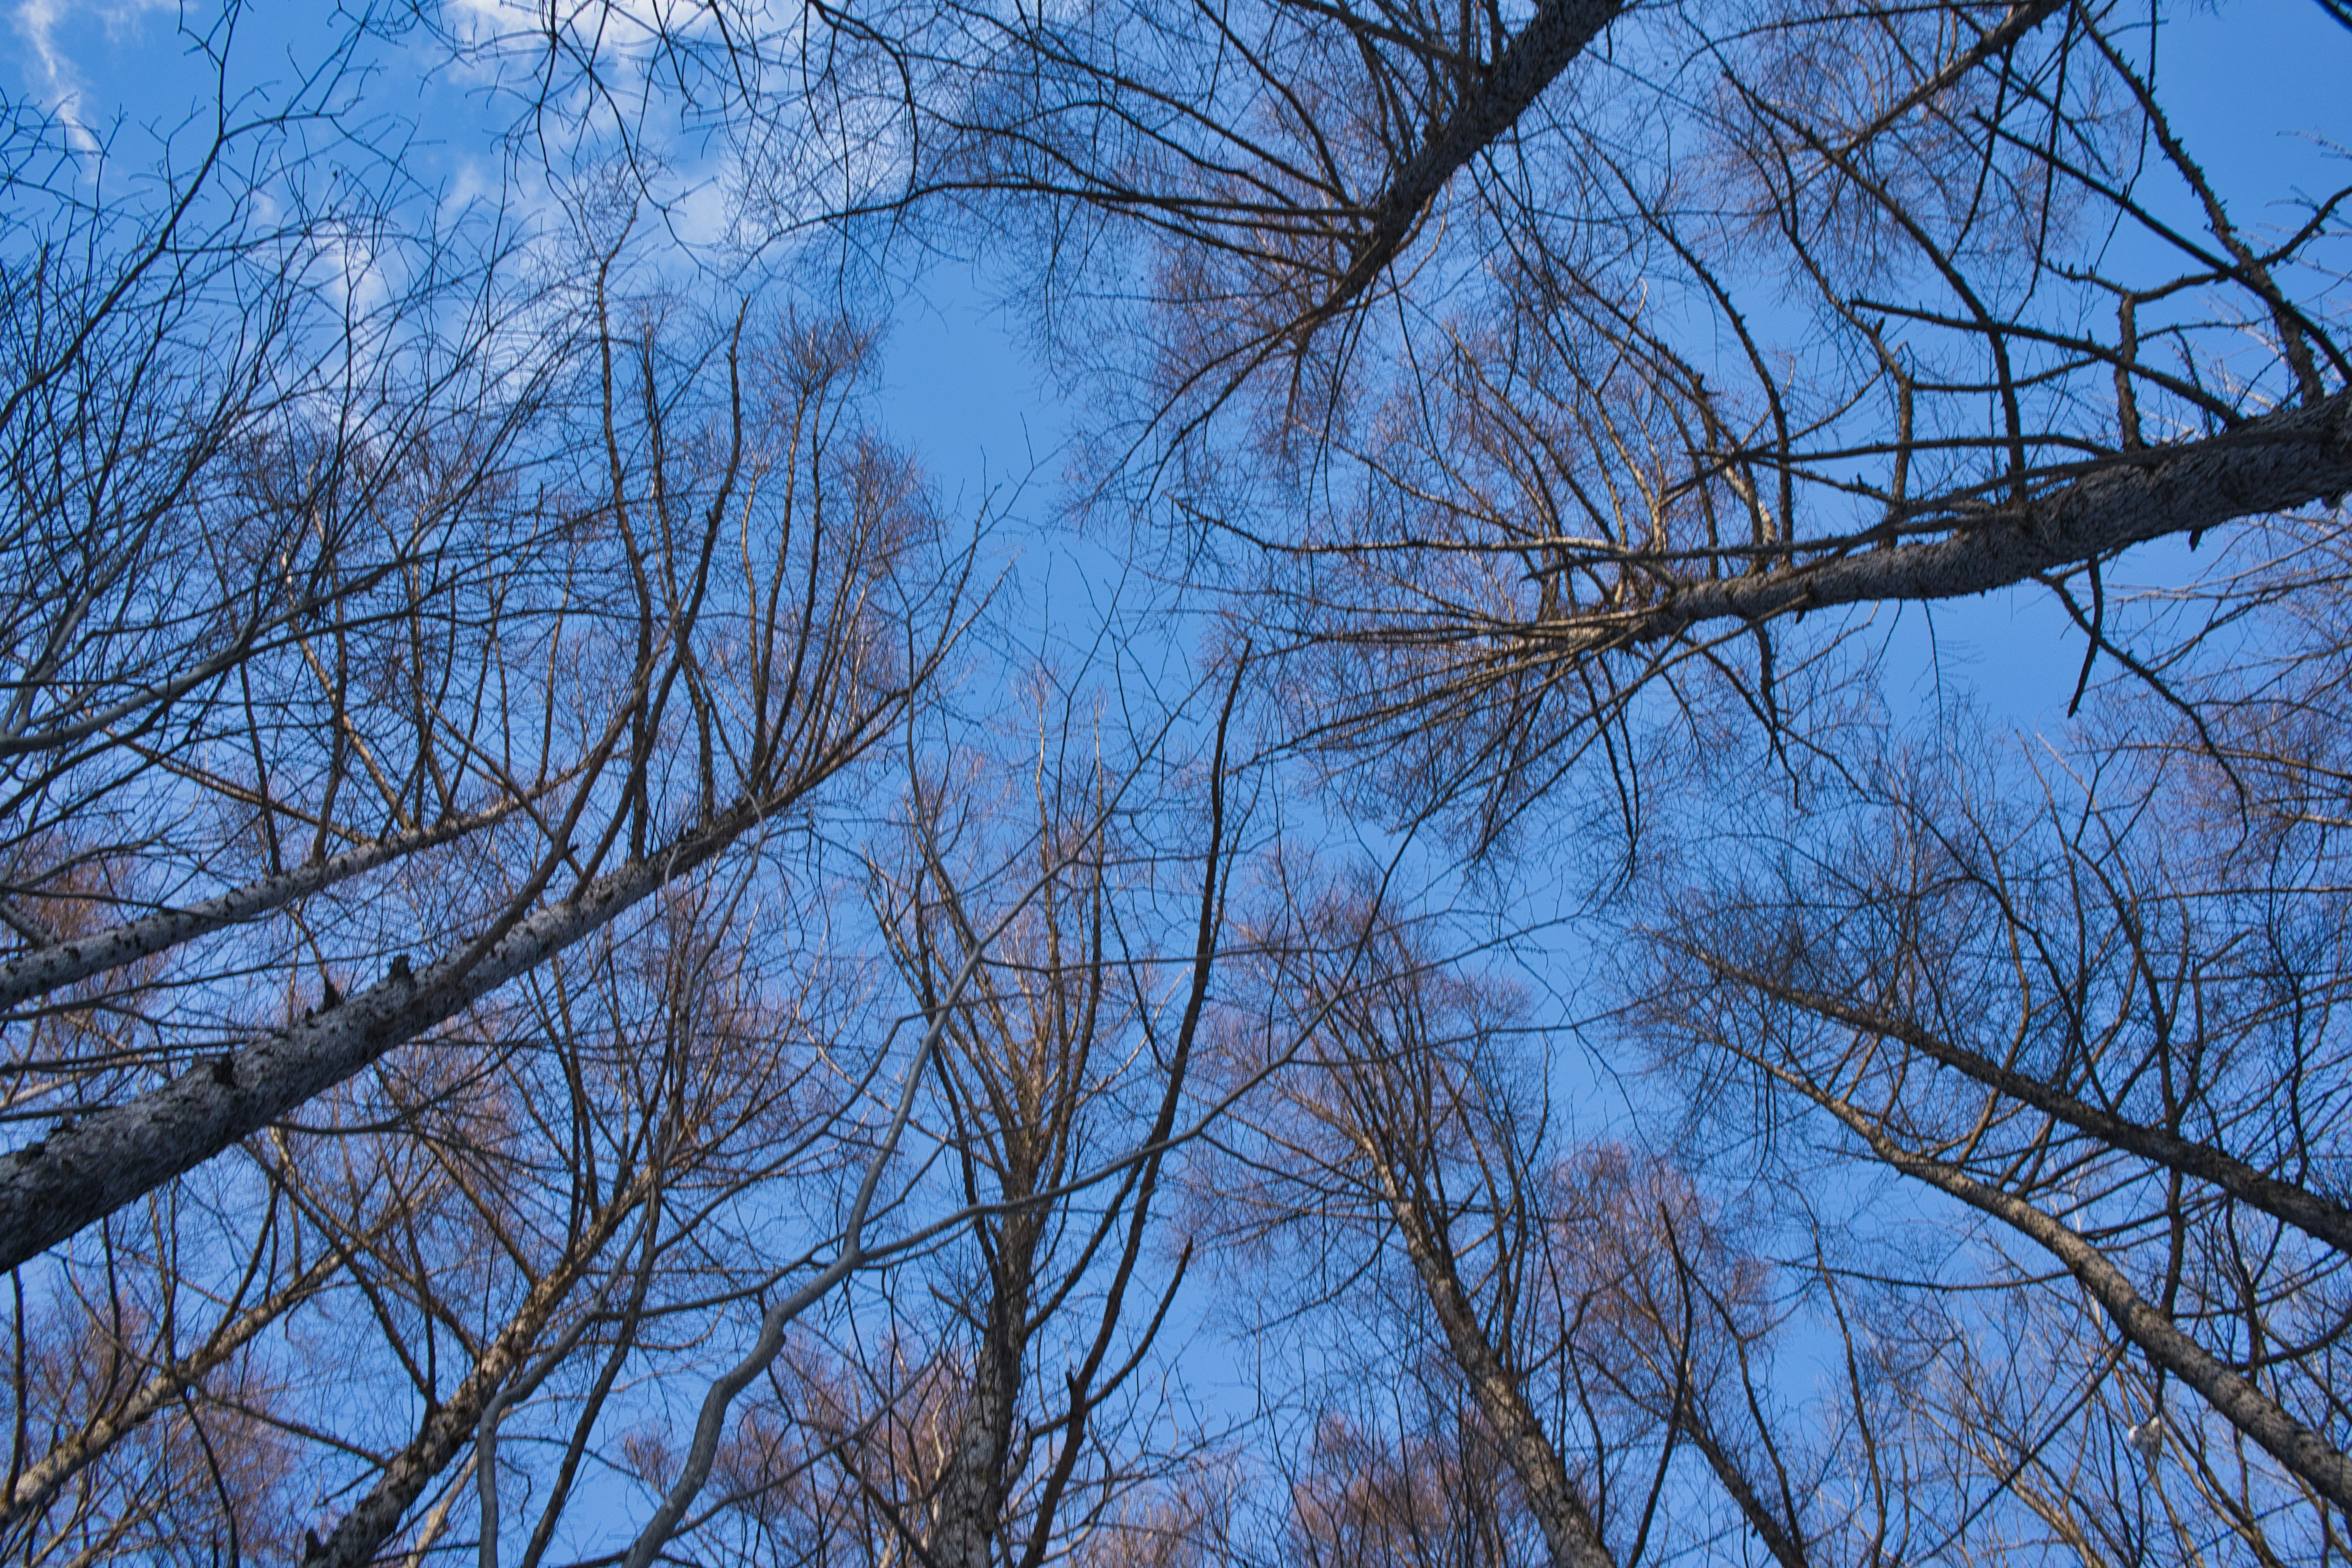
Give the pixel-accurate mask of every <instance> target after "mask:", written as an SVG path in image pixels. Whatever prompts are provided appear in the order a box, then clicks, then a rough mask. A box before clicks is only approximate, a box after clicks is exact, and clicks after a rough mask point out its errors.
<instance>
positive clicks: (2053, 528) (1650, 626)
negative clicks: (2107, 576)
mask: <svg viewBox="0 0 2352 1568" xmlns="http://www.w3.org/2000/svg"><path fill="white" fill-rule="evenodd" d="M2347 490H2352V392H2339V393H2337V394H2336V395H2334V396H2333V397H2329V398H2326V399H2323V400H2322V401H2320V402H2318V403H2315V404H2310V405H2305V406H2302V407H2296V408H2290V409H2284V410H2281V411H2279V412H2277V413H2274V414H2266V415H2263V416H2261V417H2260V418H2256V419H2249V420H2247V421H2246V422H2245V423H2244V424H2242V425H2241V426H2237V427H2235V428H2234V429H2231V430H2228V431H2225V432H2223V433H2222V434H2221V435H2219V436H2212V437H2206V438H2205V439H2203V440H2200V441H2184V442H2179V443H2176V444H2174V445H2172V446H2168V447H2155V448H2151V449H2149V450H2147V451H2145V452H2136V453H2133V454H2130V455H2129V456H2127V457H2122V458H2116V459H2115V460H2114V463H2113V466H2111V467H2108V468H2103V469H2101V470H2100V471H2099V472H2097V473H2094V474H2092V475H2090V476H2089V477H2087V478H2085V479H2078V480H2076V481H2075V482H2074V483H2073V484H2070V485H2065V486H2063V487H2061V488H2060V489H2055V490H2053V491H2051V492H2049V493H2048V494H2045V495H2042V496H2039V497H2036V498H2035V499H2033V500H2030V501H2026V502H2023V503H2020V504H2013V505H2002V506H1989V507H1987V508H1985V509H1984V512H1983V515H1982V517H1981V518H1976V519H1969V520H1966V521H1958V522H1956V524H1955V526H1954V528H1953V530H1952V531H1951V532H1950V533H1948V534H1947V535H1945V536H1944V537H1943V538H1940V539H1937V540H1933V541H1930V542H1925V543H1917V544H1897V545H1895V546H1894V547H1893V548H1891V549H1875V550H1873V549H1864V550H1856V551H1854V552H1851V553H1847V554H1843V555H1838V556H1835V557H1833V558H1832V559H1829V560H1825V561H1819V562H1813V563H1807V564H1804V565H1800V566H1787V567H1780V568H1777V569H1775V570H1772V571H1769V572H1759V573H1756V574H1752V575H1748V576H1735V577H1714V578H1706V579H1704V580H1699V581H1694V582H1685V583H1677V584H1672V585H1671V586H1668V587H1667V588H1666V589H1665V590H1664V592H1663V593H1662V594H1661V595H1660V596H1659V597H1658V598H1657V600H1656V601H1655V602H1654V603H1651V604H1647V605H1640V606H1637V607H1632V608H1602V609H1594V610H1591V611H1585V612H1580V613H1576V614H1572V615H1570V616H1566V617H1564V618H1562V619H1559V620H1557V621H1548V622H1540V623H1536V624H1532V625H1529V626H1527V627H1525V628H1524V629H1523V631H1522V632H1521V634H1520V635H1521V636H1522V637H1525V638H1527V639H1528V640H1530V641H1532V642H1534V643H1536V644H1537V645H1538V647H1539V648H1541V649H1542V650H1543V651H1547V652H1566V653H1570V654H1581V653H1587V652H1598V651H1600V650H1602V649H1605V648H1612V647H1632V646H1635V645H1639V644H1643V643H1650V642H1656V641H1660V640H1662V639H1664V638H1666V637H1677V636H1680V635H1681V634H1682V633H1684V632H1686V631H1688V630H1690V629H1691V628H1692V627H1694V626H1699V625H1702V624H1704V623H1706V622H1709V621H1720V620H1735V621H1748V622H1759V621H1766V620H1769V619H1772V618H1773V617H1775V616H1784V615H1790V614H1796V613H1801V612H1802V611H1805V610H1811V609H1822V608H1827V607H1830V606H1833V605H1858V604H1873V603H1880V602H1888V601H1895V600H1906V601H1908V600H1927V599H1953V598H1961V597H1965V596H1967V595H1972V594H1982V593H1987V592H1990V590H1992V589H1995V588H2005V587H2008V586H2010V585H2011V584H2016V583H2022V582H2026V581H2029V580H2031V579H2032V578H2034V577H2036V576H2038V575H2041V574H2044V573H2048V572H2053V571H2060V570H2063V569H2065V568H2069V567H2074V566H2079V565H2081V564H2083V563H2084V562H2087V561H2092V560H2095V559H2096V558H2098V557H2100V556H2104V555H2106V554H2108V553H2110V552H2114V551H2117V550H2121V549H2123V548H2125V547H2126V546H2127V545H2133V544H2141V543H2145V542H2147V541H2149V540H2153V539H2162V538H2165V537H2167V536H2168V535H2171V534H2176V533H2195V532H2199V531H2203V530H2205V529H2209V528H2217V527H2220V526H2221V525H2222V524H2223V523H2227V522H2231V521H2236V520H2237V519H2239V518H2242V517H2255V516H2260V515H2262V514H2263V513H2266V512H2277V511H2284V510H2288V509H2290V508H2293V507H2298V506H2307V505H2309V504H2311V503H2312V502H2314V501H2319V500H2329V499H2331V498H2334V497H2338V496H2341V495H2343V494H2344V493H2345V492H2346V491H2347Z"/></svg>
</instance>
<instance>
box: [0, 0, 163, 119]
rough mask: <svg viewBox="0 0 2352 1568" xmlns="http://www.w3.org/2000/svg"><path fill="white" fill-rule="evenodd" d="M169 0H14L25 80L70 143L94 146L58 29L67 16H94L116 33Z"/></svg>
mask: <svg viewBox="0 0 2352 1568" xmlns="http://www.w3.org/2000/svg"><path fill="white" fill-rule="evenodd" d="M173 4H174V0H17V4H16V33H17V36H18V37H21V38H23V39H24V40H25V45H26V50H27V51H28V58H29V60H30V68H29V69H28V70H27V72H26V74H27V76H28V77H31V78H32V79H33V80H32V81H31V83H30V85H31V86H32V87H33V89H34V90H35V91H37V93H38V94H39V95H40V97H41V98H42V99H43V100H44V101H46V102H47V104H48V106H49V108H50V110H52V111H54V112H55V113H56V115H57V117H58V120H59V121H62V122H63V123H64V125H65V128H66V133H67V134H68V136H70V137H72V138H73V140H74V142H75V143H76V144H77V145H79V146H80V147H83V148H85V149H90V150H94V149H95V148H96V147H97V145H98V138H97V137H96V135H94V134H93V133H92V132H91V131H90V128H89V120H88V116H87V103H86V97H87V92H88V89H87V88H86V87H85V86H84V85H83V82H82V78H81V72H80V70H79V68H77V66H76V65H75V63H74V58H73V56H72V55H71V54H70V53H68V50H67V48H66V46H65V44H64V42H63V41H62V40H61V39H60V38H59V37H58V34H59V32H60V31H61V30H62V28H63V27H64V26H65V24H67V23H68V22H69V21H86V20H89V19H90V18H93V17H94V18H96V19H97V20H98V21H99V22H100V23H102V24H103V25H104V26H105V28H106V31H107V34H108V36H109V37H120V36H121V34H122V33H123V32H124V31H125V30H126V29H127V28H129V27H131V26H134V25H136V24H137V23H138V22H139V21H140V19H141V18H142V17H144V16H150V15H152V14H153V13H155V12H158V11H167V10H171V9H173Z"/></svg>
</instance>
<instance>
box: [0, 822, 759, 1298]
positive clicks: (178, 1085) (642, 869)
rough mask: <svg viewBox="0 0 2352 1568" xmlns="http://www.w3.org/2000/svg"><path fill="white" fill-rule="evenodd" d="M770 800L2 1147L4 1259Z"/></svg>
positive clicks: (195, 1149)
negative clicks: (15, 1145) (412, 967)
mask: <svg viewBox="0 0 2352 1568" xmlns="http://www.w3.org/2000/svg"><path fill="white" fill-rule="evenodd" d="M763 815H765V813H764V812H763V811H762V810H761V807H759V806H758V805H753V804H751V803H749V802H744V803H739V804H738V805H735V806H734V807H732V808H731V809H730V810H729V811H727V812H725V813H723V814H722V815H720V816H717V817H715V818H713V819H712V820H710V821H709V822H708V823H706V824H704V825H703V826H700V827H698V828H695V829H693V830H692V831H690V832H688V833H686V834H684V835H683V836H681V837H678V838H677V839H676V840H674V841H673V842H672V843H671V844H670V845H668V846H667V847H666V848H665V849H664V850H662V851H661V852H659V853H656V854H653V855H648V856H646V857H645V858H642V859H637V860H632V861H630V862H629V863H628V864H626V865H625V866H622V867H620V868H618V869H616V870H614V871H611V872H608V873H606V874H605V875H604V876H602V877H599V878H597V879H595V880H594V881H593V882H590V883H589V884H588V885H587V886H585V887H583V888H582V889H579V890H578V891H577V892H575V893H573V894H572V896H571V897H570V898H568V899H565V900H562V901H561V902H559V903H554V904H551V905H549V906H548V907H546V908H544V909H541V910H538V911H537V912H535V913H533V914H530V915H529V916H527V917H525V918H524V919H522V920H520V921H517V922H516V923H515V925H514V926H513V928H512V929H511V930H509V931H507V932H506V933H505V934H504V935H503V936H501V937H500V938H499V940H498V941H497V942H493V943H491V944H490V945H489V946H488V948H487V950H483V951H477V949H478V947H479V944H478V943H475V944H471V945H468V946H467V947H465V948H462V949H461V950H460V951H458V952H455V953H453V954H451V955H450V956H448V957H446V958H444V959H442V960H440V961H439V962H438V963H434V964H432V965H430V966H429V967H426V968H425V969H421V970H418V971H416V972H415V973H414V974H413V975H412V974H410V973H407V972H406V965H405V963H404V961H402V960H396V961H394V969H393V971H392V973H388V974H387V975H386V977H385V978H384V979H383V980H382V981H380V982H378V983H377V984H374V985H373V986H370V987H369V988H368V989H366V990H365V991H362V992H360V993H358V994H354V995H353V996H352V998H351V1000H350V1001H348V1002H346V1003H345V1004H344V1005H342V1006H341V1007H339V1008H337V1009H335V1010H334V1011H333V1012H330V1013H321V1014H319V1015H317V1016H313V1017H310V1018H307V1019H304V1020H303V1021H301V1022H300V1023H298V1024H295V1025H293V1026H289V1027H288V1028H285V1029H281V1030H279V1031H278V1032H277V1033H275V1034H272V1035H269V1036H267V1037H264V1038H262V1039H260V1040H257V1041H256V1042H255V1043H253V1044H252V1045H249V1046H247V1047H245V1048H244V1049H242V1050H239V1051H235V1052H232V1053H230V1054H229V1055H227V1056H226V1057H223V1058H220V1059H219V1060H218V1061H215V1062H209V1063H206V1064H205V1065H203V1066H200V1067H196V1068H192V1069H190V1070H189V1071H187V1072H185V1073H183V1074H182V1075H181V1076H180V1077H179V1078H177V1079H173V1081H171V1082H170V1083H167V1084H165V1085H163V1087H162V1088H160V1089H154V1090H152V1091H150V1092H149V1093H147V1094H143V1095H142V1096H140V1097H139V1098H138V1099H136V1100H131V1101H129V1102H128V1103H126V1104H123V1105H118V1106H111V1107H109V1108H108V1109H106V1110H98V1111H93V1112H91V1113H90V1114H89V1116H86V1117H84V1118H82V1119H81V1120H80V1121H76V1122H73V1123H72V1124H71V1125H69V1126H61V1127H59V1128H58V1130H57V1131H54V1132H52V1133H51V1134H50V1135H49V1136H48V1137H47V1139H45V1140H43V1141H41V1142H36V1143H32V1144H28V1145H26V1147H25V1148H23V1149H20V1150H18V1151H16V1152H15V1153H13V1154H9V1155H7V1156H5V1158H0V1269H6V1268H16V1266H17V1265H19V1264H21V1263H23V1262H25V1261H26V1259H27V1258H33V1257H35V1256H37V1254H38V1253H40V1252H41V1251H42V1250H43V1249H44V1248H46V1247H53V1246H55V1245H56V1244H57V1243H58V1242H60V1241H63V1240H64V1239H66V1238H67V1237H69V1236H71V1235H73V1234H74V1233H75V1232H76V1231H78V1230H79V1229H81V1228H82V1227H83V1226H86V1225H89V1224H90V1223H92V1222H93V1221H95V1220H98V1219H100V1218H102V1217H104V1216H105V1215H110V1214H112V1213H113V1212H114V1211H115V1210H117V1209H119V1208H121V1207H122V1206H123V1205H125V1204H128V1203H131V1202H133V1201H134V1200H136V1199H138V1198H139V1197H141V1196H142V1195H144V1194H147V1193H150V1192H152V1191H153V1190H154V1189H155V1188H157V1187H159V1186H161V1185H162V1184H164V1183H165V1182H168V1181H170V1180H171V1179H172V1178H173V1177H174V1176H178V1175H180V1174H182V1173H184V1172H187V1171H190V1170H193V1169H194V1167H195V1166H197V1165H199V1164H201V1163H204V1162H205V1160H207V1159H209V1158H211V1157H212V1156H213V1155H215V1154H216V1153H218V1152H221V1151H222V1150H223V1149H226V1148H227V1147H228V1146H229V1145H231V1144H233V1143H235V1142H237V1141H238V1140H239V1139H241V1138H244V1137H246V1136H247V1135H248V1134H250V1133H253V1132H256V1131H259V1130H260V1129H262V1128H264V1127H267V1126H268V1125H269V1124H270V1123H271V1122H273V1121H277V1120H278V1119H279V1118H281V1117H283V1116H285V1115H286V1114H287V1113H288V1112H289V1111H290V1110H294V1108H295V1107H297V1106H299V1105H301V1104H302V1103H303V1102H304V1101H306V1100H310V1099H311V1098H312V1097H314V1096H316V1095H318V1094H320V1093H323V1092H324V1091H325V1090H327V1089H331V1088H333V1087H334V1086H335V1085H337V1084H339V1083H341V1082H343V1081H344V1080H345V1079H349V1078H351V1077H352V1075H353V1074H355V1073H358V1072H360V1071H361V1070H362V1069H363V1068H366V1067H367V1066H369V1064H371V1063H373V1062H374V1061H375V1060H377V1059H378V1058H381V1057H383V1055H384V1053H385V1052H387V1051H390V1050H391V1049H393V1048H394V1047H396V1046H399V1045H401V1044H402V1043H404V1042H405V1041H407V1040H411V1039H414V1038H415V1037H417V1036H418V1035H420V1034H422V1033H424V1032H425V1030H427V1029H430V1028H433V1027H435V1026H437V1025H439V1024H442V1023H446V1021H447V1020H449V1019H450V1018H452V1017H455V1016H457V1014H458V1013H459V1012H461V1011H463V1010H464V1009H465V1008H466V1007H467V1006H469V1005H472V1004H473V1003H474V1002H476V1001H478V1000H479V999H480V998H481V997H483V996H485V995H487V994H489V993H490V992H492V991H494V990H496V989H497V988H498V987H499V986H500V985H503V984H506V982H508V981H509V980H511V979H513V978H514V977H515V976H516V975H518V974H521V973H524V972H526V971H528V970H530V969H531V968H533V967H535V966H537V965H538V964H540V963H544V962H545V961H546V960H547V959H549V958H550V957H551V956H553V955H554V954H556V953H558V952H562V951H563V950H564V949H565V948H567V947H569V946H570V945H572V943H573V942H578V941H579V940H580V939H581V938H583V937H584V936H586V935H588V934H589V933H591V932H593V931H596V930H598V929H600V928H601V927H603V926H604V925H606V924H608V923H610V922H611V921H613V920H614V919H615V918H616V917H617V916H619V915H620V914H621V913H622V912H624V911H625V910H627V909H629V908H630V907H631V906H632V905H634V904H635V903H636V902H637V901H638V900H641V899H643V898H645V897H646V895H647V894H649V893H651V892H653V891H654V890H655V889H657V888H659V887H661V886H663V885H664V884H665V883H667V882H668V881H670V880H672V879H676V878H677V877H681V876H684V875H686V874H687V873H688V872H689V871H692V870H693V869H694V868H697V867H698V866H700V865H702V864H703V863H704V862H705V861H707V860H709V859H710V858H712V857H713V856H715V855H717V854H719V852H720V851H721V850H723V849H725V848H726V847H728V846H729V845H730V844H731V843H733V842H734V841H735V840H736V838H738V837H740V836H741V835H742V834H743V833H744V832H745V831H746V830H747V829H749V828H750V827H751V826H752V825H753V824H754V823H756V822H758V821H759V820H760V818H761V816H763Z"/></svg>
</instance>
